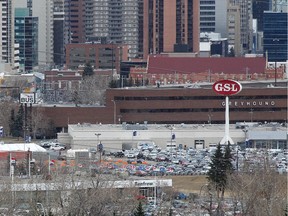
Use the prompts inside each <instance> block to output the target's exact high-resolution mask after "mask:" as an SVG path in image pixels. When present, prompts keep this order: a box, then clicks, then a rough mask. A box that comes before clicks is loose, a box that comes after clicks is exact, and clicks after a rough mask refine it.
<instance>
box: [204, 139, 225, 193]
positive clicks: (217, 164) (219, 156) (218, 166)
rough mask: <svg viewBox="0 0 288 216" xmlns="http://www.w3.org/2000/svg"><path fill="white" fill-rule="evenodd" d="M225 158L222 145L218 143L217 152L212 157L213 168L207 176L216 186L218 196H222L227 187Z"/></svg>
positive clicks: (211, 164)
mask: <svg viewBox="0 0 288 216" xmlns="http://www.w3.org/2000/svg"><path fill="white" fill-rule="evenodd" d="M223 158H224V156H223V153H222V150H221V146H220V144H218V146H217V149H216V151H215V154H214V155H213V156H212V158H211V163H210V166H211V169H210V170H209V171H208V176H207V178H208V181H209V183H210V184H212V185H214V186H215V189H216V191H217V197H219V196H220V192H222V193H224V189H225V182H226V170H225V162H224V160H223Z"/></svg>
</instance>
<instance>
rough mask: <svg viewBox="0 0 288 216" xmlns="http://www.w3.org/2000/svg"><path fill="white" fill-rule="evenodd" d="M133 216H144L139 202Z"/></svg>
mask: <svg viewBox="0 0 288 216" xmlns="http://www.w3.org/2000/svg"><path fill="white" fill-rule="evenodd" d="M134 216H145V212H144V209H143V206H142V203H141V202H139V204H138V207H137V209H136V211H135V212H134Z"/></svg>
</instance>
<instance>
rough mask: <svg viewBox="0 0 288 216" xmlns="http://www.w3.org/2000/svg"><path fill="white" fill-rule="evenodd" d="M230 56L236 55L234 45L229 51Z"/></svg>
mask: <svg viewBox="0 0 288 216" xmlns="http://www.w3.org/2000/svg"><path fill="white" fill-rule="evenodd" d="M228 57H235V51H234V48H233V47H231V48H230V50H229V53H228Z"/></svg>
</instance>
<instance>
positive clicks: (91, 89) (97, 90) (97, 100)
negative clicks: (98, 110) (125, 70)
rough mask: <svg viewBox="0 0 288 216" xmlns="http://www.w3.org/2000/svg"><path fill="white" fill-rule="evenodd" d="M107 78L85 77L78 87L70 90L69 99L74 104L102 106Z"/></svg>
mask: <svg viewBox="0 0 288 216" xmlns="http://www.w3.org/2000/svg"><path fill="white" fill-rule="evenodd" d="M109 81H110V78H109V76H102V75H93V76H86V77H84V78H83V80H82V81H81V83H80V87H79V86H74V88H72V89H71V90H70V95H71V96H70V98H71V101H73V102H74V103H75V104H77V105H78V104H85V105H95V104H97V105H102V104H103V103H104V102H105V89H107V88H108V85H109Z"/></svg>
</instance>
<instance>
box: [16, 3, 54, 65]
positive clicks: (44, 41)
mask: <svg viewBox="0 0 288 216" xmlns="http://www.w3.org/2000/svg"><path fill="white" fill-rule="evenodd" d="M13 4H14V7H15V8H17V7H18V8H20V7H21V8H23V7H26V8H28V9H29V15H32V16H33V17H38V23H39V26H38V28H39V34H38V65H39V68H40V69H42V70H45V69H49V68H50V66H51V65H53V4H54V1H51V0H17V1H13Z"/></svg>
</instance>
